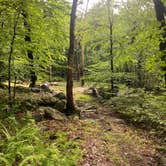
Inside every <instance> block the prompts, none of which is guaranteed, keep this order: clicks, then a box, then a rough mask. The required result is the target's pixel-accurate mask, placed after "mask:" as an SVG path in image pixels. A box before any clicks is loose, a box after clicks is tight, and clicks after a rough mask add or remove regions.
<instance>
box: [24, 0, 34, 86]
mask: <svg viewBox="0 0 166 166" xmlns="http://www.w3.org/2000/svg"><path fill="white" fill-rule="evenodd" d="M22 15H23V19H24V27H25V29H26V35H25V42H27V43H28V44H30V43H31V27H30V23H29V15H28V10H27V2H26V0H25V1H24V7H23V12H22ZM27 55H28V58H29V61H30V85H29V86H30V87H34V86H35V84H36V80H37V76H36V73H35V70H34V56H33V51H32V50H31V49H29V48H28V49H27Z"/></svg>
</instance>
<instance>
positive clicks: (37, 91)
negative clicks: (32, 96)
mask: <svg viewBox="0 0 166 166" xmlns="http://www.w3.org/2000/svg"><path fill="white" fill-rule="evenodd" d="M31 91H32V92H34V93H40V88H31Z"/></svg>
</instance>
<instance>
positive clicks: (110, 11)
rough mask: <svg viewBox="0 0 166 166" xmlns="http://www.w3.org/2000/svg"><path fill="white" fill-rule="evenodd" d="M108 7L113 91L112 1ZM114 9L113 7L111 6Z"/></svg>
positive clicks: (112, 84)
mask: <svg viewBox="0 0 166 166" xmlns="http://www.w3.org/2000/svg"><path fill="white" fill-rule="evenodd" d="M107 5H108V19H109V26H110V27H109V30H110V65H111V66H110V67H111V89H114V56H113V38H112V36H113V8H111V9H110V6H111V0H107ZM111 7H112V6H111Z"/></svg>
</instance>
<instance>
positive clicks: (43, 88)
mask: <svg viewBox="0 0 166 166" xmlns="http://www.w3.org/2000/svg"><path fill="white" fill-rule="evenodd" d="M40 89H41V91H44V92H51V90H50V88H49V86H48V84H42V85H40Z"/></svg>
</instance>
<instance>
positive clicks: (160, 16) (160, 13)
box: [153, 0, 166, 85]
mask: <svg viewBox="0 0 166 166" xmlns="http://www.w3.org/2000/svg"><path fill="white" fill-rule="evenodd" d="M153 2H154V5H155V11H156V18H157V20H158V21H159V22H160V28H161V29H163V34H162V36H163V38H164V39H166V23H165V15H166V7H165V6H164V4H163V3H162V2H161V0H153ZM160 51H161V52H163V55H162V57H161V60H162V61H163V62H164V63H166V40H163V41H161V42H160ZM162 70H163V71H164V73H165V74H164V79H165V85H166V67H165V66H164V67H162Z"/></svg>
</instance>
